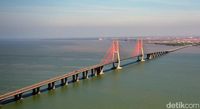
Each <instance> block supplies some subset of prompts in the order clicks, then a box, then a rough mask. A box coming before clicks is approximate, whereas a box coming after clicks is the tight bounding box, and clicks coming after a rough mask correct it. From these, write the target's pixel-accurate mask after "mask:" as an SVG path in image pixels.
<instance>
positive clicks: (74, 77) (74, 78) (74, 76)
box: [72, 74, 79, 82]
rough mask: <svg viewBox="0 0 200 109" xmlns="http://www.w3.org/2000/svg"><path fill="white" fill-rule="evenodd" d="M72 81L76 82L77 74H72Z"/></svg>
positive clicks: (77, 79)
mask: <svg viewBox="0 0 200 109" xmlns="http://www.w3.org/2000/svg"><path fill="white" fill-rule="evenodd" d="M72 81H73V82H78V81H79V76H78V74H76V75H73V76H72Z"/></svg>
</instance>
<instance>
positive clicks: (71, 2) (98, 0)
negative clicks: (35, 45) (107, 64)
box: [0, 0, 200, 39]
mask: <svg viewBox="0 0 200 109" xmlns="http://www.w3.org/2000/svg"><path fill="white" fill-rule="evenodd" d="M199 28H200V1H199V0H0V38H9V39H12V38H71V37H124V36H126V37H137V36H158V37H163V36H178V37H182V36H200V30H199Z"/></svg>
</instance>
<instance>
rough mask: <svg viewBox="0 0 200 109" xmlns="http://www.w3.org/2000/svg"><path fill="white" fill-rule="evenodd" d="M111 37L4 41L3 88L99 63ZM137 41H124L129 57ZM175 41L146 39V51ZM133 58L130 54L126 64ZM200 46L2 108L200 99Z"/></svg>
mask: <svg viewBox="0 0 200 109" xmlns="http://www.w3.org/2000/svg"><path fill="white" fill-rule="evenodd" d="M110 43H111V42H110V41H109V40H104V41H97V40H32V41H30V40H10V41H8V40H7V41H5V40H4V41H0V94H3V93H6V92H8V91H13V90H16V89H18V88H22V87H24V86H27V85H31V84H34V83H37V82H39V81H42V80H45V79H48V78H51V77H54V76H57V75H62V74H65V73H67V72H70V71H72V70H75V69H79V68H82V67H85V66H89V65H93V64H97V63H99V62H100V61H101V59H102V58H103V57H104V54H105V53H106V51H107V48H109V46H110ZM134 44H135V42H121V52H123V53H122V54H121V55H122V57H129V56H130V54H131V51H132V49H133V48H134ZM168 48H173V47H167V46H161V45H145V51H146V52H150V51H156V50H164V49H168ZM132 61H135V60H134V59H133V60H128V61H127V62H123V63H122V64H126V63H129V62H132ZM199 83H200V47H190V48H185V49H182V50H179V51H176V52H173V53H170V54H167V55H165V56H162V57H159V58H156V59H154V60H150V61H146V62H144V63H133V64H129V65H125V66H124V67H123V69H122V70H113V71H108V72H105V74H104V75H101V76H98V77H93V78H90V79H87V80H82V81H79V82H78V83H74V84H70V85H68V86H64V87H59V88H56V89H55V90H52V91H46V92H44V93H42V94H39V95H36V96H32V97H27V98H24V99H23V100H20V101H17V102H12V103H9V104H6V105H4V106H2V107H0V108H1V109H67V108H69V109H165V108H166V104H167V103H169V102H180V101H181V102H186V103H200V85H199Z"/></svg>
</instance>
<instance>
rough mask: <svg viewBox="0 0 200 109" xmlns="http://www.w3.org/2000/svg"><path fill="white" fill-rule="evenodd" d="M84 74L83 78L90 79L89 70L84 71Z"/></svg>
mask: <svg viewBox="0 0 200 109" xmlns="http://www.w3.org/2000/svg"><path fill="white" fill-rule="evenodd" d="M82 74H83V76H82V78H83V79H88V71H85V72H82Z"/></svg>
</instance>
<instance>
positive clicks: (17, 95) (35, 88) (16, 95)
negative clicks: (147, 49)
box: [0, 46, 189, 103]
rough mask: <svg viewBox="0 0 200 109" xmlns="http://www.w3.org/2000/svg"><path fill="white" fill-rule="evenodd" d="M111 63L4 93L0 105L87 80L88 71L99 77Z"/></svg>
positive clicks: (0, 96) (152, 55) (157, 53)
mask: <svg viewBox="0 0 200 109" xmlns="http://www.w3.org/2000/svg"><path fill="white" fill-rule="evenodd" d="M185 47H189V46H182V47H178V48H175V49H170V50H166V51H159V52H153V53H147V54H145V55H146V59H152V58H155V57H158V56H161V55H164V54H167V53H169V52H174V51H176V50H179V49H183V48H185ZM136 57H138V60H139V57H141V55H138V56H134V57H128V58H124V59H121V60H120V61H124V60H128V59H132V58H136ZM112 63H115V62H110V63H107V64H96V65H93V66H89V67H85V68H82V69H79V70H75V71H72V72H69V73H66V74H64V75H60V76H57V77H54V78H50V79H47V80H44V81H42V82H39V83H36V84H33V85H30V86H27V87H24V88H21V89H18V90H15V91H12V92H8V93H5V94H3V95H0V103H3V102H5V101H6V100H9V99H14V100H19V99H21V98H22V97H23V95H22V94H23V93H26V92H29V91H32V94H33V95H35V94H39V93H40V87H42V86H45V85H48V87H47V88H48V89H49V90H51V89H54V88H55V82H57V81H61V85H67V84H68V80H67V79H68V78H70V77H71V78H72V82H76V81H79V74H80V73H82V74H83V75H82V78H83V79H86V78H88V76H89V75H88V73H89V71H90V73H91V76H95V75H100V74H101V71H102V69H103V67H104V66H106V65H109V64H112Z"/></svg>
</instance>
